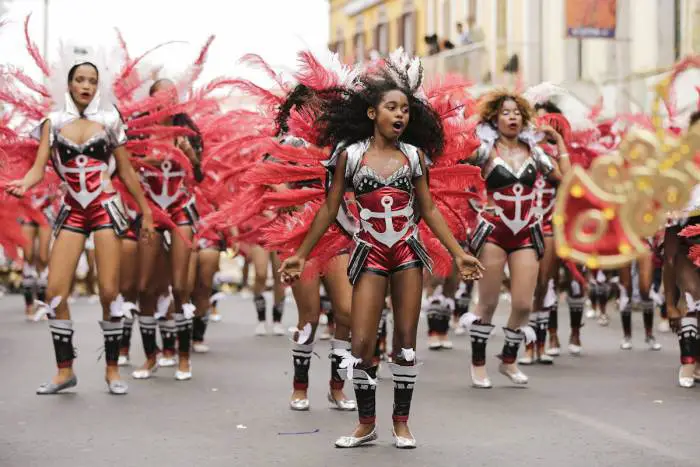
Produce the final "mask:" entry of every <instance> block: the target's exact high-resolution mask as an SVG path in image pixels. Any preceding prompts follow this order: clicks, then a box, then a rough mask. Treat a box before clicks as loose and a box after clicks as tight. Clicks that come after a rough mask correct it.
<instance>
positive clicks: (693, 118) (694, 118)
mask: <svg viewBox="0 0 700 467" xmlns="http://www.w3.org/2000/svg"><path fill="white" fill-rule="evenodd" d="M698 121H700V110H696V111H695V112H693V113H692V114H690V122H689V123H690V125H689V127H690V126H693V125H695V124H696V123H697V122H698Z"/></svg>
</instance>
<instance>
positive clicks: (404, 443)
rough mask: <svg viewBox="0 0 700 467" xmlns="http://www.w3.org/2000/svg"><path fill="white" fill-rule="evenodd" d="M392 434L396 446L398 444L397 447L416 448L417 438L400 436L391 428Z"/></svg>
mask: <svg viewBox="0 0 700 467" xmlns="http://www.w3.org/2000/svg"><path fill="white" fill-rule="evenodd" d="M391 434H392V436H393V437H394V446H396V448H397V449H415V448H416V439H415V438H404V437H403V436H398V435H397V434H396V432H395V431H394V430H391Z"/></svg>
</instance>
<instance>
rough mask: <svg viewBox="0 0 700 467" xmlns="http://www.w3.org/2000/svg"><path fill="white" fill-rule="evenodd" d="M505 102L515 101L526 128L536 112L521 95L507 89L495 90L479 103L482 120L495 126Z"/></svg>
mask: <svg viewBox="0 0 700 467" xmlns="http://www.w3.org/2000/svg"><path fill="white" fill-rule="evenodd" d="M505 101H513V102H515V105H517V106H518V110H520V115H522V117H523V127H526V126H527V125H528V124H529V123H530V122H531V121H532V116H533V113H534V111H533V110H532V106H531V105H530V103H529V102H528V101H527V100H526V99H525V98H524V97H523V96H521V95H520V94H516V93H514V92H511V91H508V90H507V89H496V90H493V91H491V92H489V93H488V94H486V95H485V96H484V97H483V98H482V99H481V102H480V103H479V117H480V120H481V121H482V122H484V123H490V124H492V125H493V122H494V120H496V118H497V117H498V113H499V112H500V111H501V107H502V106H503V103H504V102H505Z"/></svg>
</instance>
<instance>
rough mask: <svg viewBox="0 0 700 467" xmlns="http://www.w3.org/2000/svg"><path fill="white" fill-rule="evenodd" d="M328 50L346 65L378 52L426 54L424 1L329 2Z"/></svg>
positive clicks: (361, 60) (382, 53)
mask: <svg viewBox="0 0 700 467" xmlns="http://www.w3.org/2000/svg"><path fill="white" fill-rule="evenodd" d="M329 3H330V31H329V36H328V37H329V48H330V49H331V50H333V51H335V52H338V54H339V55H340V56H341V58H342V59H343V60H344V61H346V62H363V61H365V60H368V59H369V58H370V53H371V52H372V51H376V52H378V53H379V54H381V55H387V54H388V53H389V52H391V51H392V50H395V49H397V48H398V47H403V48H404V49H405V50H407V51H408V52H409V53H412V54H416V55H424V54H425V52H426V45H425V41H424V40H423V37H424V36H425V17H424V11H423V6H424V1H423V0H329Z"/></svg>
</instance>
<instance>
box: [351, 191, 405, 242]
mask: <svg viewBox="0 0 700 467" xmlns="http://www.w3.org/2000/svg"><path fill="white" fill-rule="evenodd" d="M412 201H413V197H411V202H409V203H408V204H407V205H406V207H405V208H403V209H399V210H397V211H392V210H391V207H392V206H393V205H394V198H392V197H391V196H389V195H385V196H383V197H382V201H381V202H382V206H383V207H384V212H373V211H370V210H369V209H366V208H362V210H361V211H360V219H361V223H362V228H363V229H364V230H366V231H367V232H369V233H370V234H371V235H372V236H373V237H374V238H375V239H377V241H378V242H380V243H382V244H384V245H386V246H388V247H389V248H391V247H392V246H394V244H395V243H396V242H398V241H399V240H401V239H402V238H403V237H404V235H406V232H408V229H409V228H411V227H412V225H413V223H412V222H408V223H406V225H405V226H404V228H403V229H401V230H400V231H398V232H397V231H396V230H394V222H393V219H394V218H395V217H405V218H407V219H411V217H413V202H412ZM369 219H384V225H385V230H384V232H377V231H376V230H374V227H373V226H372V224H371V223H370V222H367V221H368V220H369Z"/></svg>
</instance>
